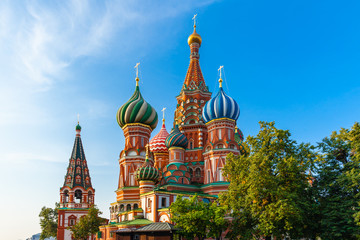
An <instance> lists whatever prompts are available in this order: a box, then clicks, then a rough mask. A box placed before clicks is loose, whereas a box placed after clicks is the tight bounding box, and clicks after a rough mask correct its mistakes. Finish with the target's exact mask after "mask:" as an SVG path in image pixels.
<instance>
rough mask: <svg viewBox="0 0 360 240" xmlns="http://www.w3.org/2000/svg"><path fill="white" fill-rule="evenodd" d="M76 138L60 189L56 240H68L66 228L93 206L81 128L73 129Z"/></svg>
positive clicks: (92, 190) (68, 232)
mask: <svg viewBox="0 0 360 240" xmlns="http://www.w3.org/2000/svg"><path fill="white" fill-rule="evenodd" d="M75 130H76V137H75V142H74V147H73V150H72V153H71V156H70V160H69V166H68V168H67V172H66V175H65V181H64V185H63V187H62V188H60V208H59V210H58V232H57V239H58V240H64V239H65V240H68V239H69V240H70V239H72V238H71V232H70V230H68V229H67V228H68V227H69V226H72V225H74V224H76V222H77V221H79V219H80V217H81V216H83V215H86V214H87V211H88V209H89V207H91V205H93V204H94V197H95V189H93V187H92V185H91V178H90V173H89V169H88V166H87V162H86V157H85V153H84V148H83V145H82V142H81V137H80V132H81V127H80V125H79V123H78V125H77V126H76V128H75Z"/></svg>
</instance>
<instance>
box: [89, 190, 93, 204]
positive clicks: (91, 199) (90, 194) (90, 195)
mask: <svg viewBox="0 0 360 240" xmlns="http://www.w3.org/2000/svg"><path fill="white" fill-rule="evenodd" d="M88 203H93V194H92V192H91V191H89V192H88Z"/></svg>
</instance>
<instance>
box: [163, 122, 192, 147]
mask: <svg viewBox="0 0 360 240" xmlns="http://www.w3.org/2000/svg"><path fill="white" fill-rule="evenodd" d="M187 144H188V139H187V138H186V136H185V135H184V134H182V133H181V132H180V130H179V127H178V125H177V124H176V125H175V127H174V128H173V129H172V130H171V132H170V134H169V136H167V138H166V140H165V145H166V147H167V148H171V147H181V148H184V149H185V148H186V147H187Z"/></svg>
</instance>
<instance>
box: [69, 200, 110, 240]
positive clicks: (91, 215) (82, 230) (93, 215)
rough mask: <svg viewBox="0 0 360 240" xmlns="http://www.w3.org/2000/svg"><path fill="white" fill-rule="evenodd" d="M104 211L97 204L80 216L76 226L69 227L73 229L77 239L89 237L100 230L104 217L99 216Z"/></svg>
mask: <svg viewBox="0 0 360 240" xmlns="http://www.w3.org/2000/svg"><path fill="white" fill-rule="evenodd" d="M101 214H102V212H100V210H99V209H98V208H97V207H96V206H95V205H93V206H91V207H90V208H89V211H88V213H87V214H86V215H85V216H82V217H81V218H80V221H79V222H77V223H76V224H75V225H74V226H71V227H69V229H70V230H71V231H72V234H73V237H74V238H75V239H78V240H80V239H87V238H88V237H89V236H90V235H93V234H95V233H97V232H98V231H99V227H100V225H101V224H102V222H103V219H102V218H101V217H99V215H101Z"/></svg>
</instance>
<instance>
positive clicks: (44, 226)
mask: <svg viewBox="0 0 360 240" xmlns="http://www.w3.org/2000/svg"><path fill="white" fill-rule="evenodd" d="M58 207H59V204H58V203H55V208H54V209H53V208H47V207H45V206H44V207H42V209H41V211H40V214H39V217H40V227H41V234H40V240H43V239H45V238H50V237H56V235H57V225H58V211H57V209H58Z"/></svg>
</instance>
